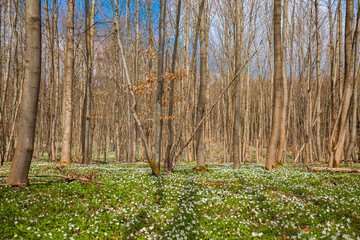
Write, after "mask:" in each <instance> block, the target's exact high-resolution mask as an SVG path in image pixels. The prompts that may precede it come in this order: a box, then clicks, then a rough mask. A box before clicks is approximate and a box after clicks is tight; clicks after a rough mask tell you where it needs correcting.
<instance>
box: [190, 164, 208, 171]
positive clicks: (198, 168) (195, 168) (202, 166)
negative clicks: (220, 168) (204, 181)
mask: <svg viewBox="0 0 360 240" xmlns="http://www.w3.org/2000/svg"><path fill="white" fill-rule="evenodd" d="M193 170H194V171H196V172H209V169H208V168H207V166H206V165H200V166H196V167H193Z"/></svg>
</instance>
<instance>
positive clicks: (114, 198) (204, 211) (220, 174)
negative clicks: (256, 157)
mask: <svg viewBox="0 0 360 240" xmlns="http://www.w3.org/2000/svg"><path fill="white" fill-rule="evenodd" d="M55 166H56V165H55V164H51V163H44V162H35V163H33V165H32V168H31V174H55V173H59V172H57V170H56V169H55ZM192 167H194V165H193V164H190V163H182V164H180V165H179V166H178V167H177V168H176V170H175V173H174V174H171V175H166V176H162V177H161V178H155V177H153V176H151V175H150V169H149V167H148V165H147V164H145V163H137V164H115V163H110V164H101V165H89V166H81V165H76V164H74V165H72V166H70V167H69V168H71V169H70V170H72V171H77V172H82V173H89V172H93V171H95V172H96V173H97V179H96V180H97V181H101V182H103V183H104V185H102V186H99V185H96V184H90V185H88V184H84V183H82V182H77V181H73V182H70V183H67V182H64V181H62V182H51V181H54V180H56V179H55V178H54V179H51V178H43V179H37V180H36V181H49V183H48V184H46V185H32V186H30V187H29V188H25V189H24V188H20V189H12V188H9V187H1V188H0V226H1V227H0V238H3V239H94V238H98V239H281V238H283V237H286V238H287V239H360V187H359V182H360V176H359V175H355V174H344V173H327V172H325V173H308V172H306V171H304V170H302V169H300V168H286V167H280V168H279V169H278V170H277V171H276V172H268V171H265V170H263V169H262V168H261V167H260V166H259V165H254V164H244V165H243V166H242V167H241V169H237V170H234V169H232V166H231V165H229V164H210V165H209V169H210V173H197V172H193V171H192V170H191V169H192ZM356 167H359V165H358V166H356ZM8 168H9V165H5V166H3V167H2V168H0V175H6V174H8V170H7V169H8ZM31 180H33V179H31ZM0 183H5V179H1V180H0Z"/></svg>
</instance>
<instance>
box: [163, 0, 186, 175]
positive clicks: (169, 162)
mask: <svg viewBox="0 0 360 240" xmlns="http://www.w3.org/2000/svg"><path fill="white" fill-rule="evenodd" d="M181 1H182V0H178V4H177V12H176V25H175V42H174V50H173V55H172V59H171V73H172V74H175V72H176V58H177V50H178V44H179V26H180V14H181ZM174 91H175V81H174V79H171V82H170V103H169V113H168V129H169V143H168V145H167V149H166V156H165V165H164V170H165V172H168V171H170V169H171V167H172V158H173V156H172V155H173V151H172V147H173V142H174V128H173V121H172V119H173V117H174V116H173V115H174Z"/></svg>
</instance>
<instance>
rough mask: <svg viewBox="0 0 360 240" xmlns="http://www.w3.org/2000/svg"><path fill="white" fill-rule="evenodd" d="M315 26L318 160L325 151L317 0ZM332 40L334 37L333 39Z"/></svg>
mask: <svg viewBox="0 0 360 240" xmlns="http://www.w3.org/2000/svg"><path fill="white" fill-rule="evenodd" d="M315 26H316V102H315V104H316V106H315V107H316V119H315V122H316V151H317V160H318V161H319V162H320V161H321V160H322V159H323V150H322V143H321V115H320V114H321V88H322V81H321V80H320V48H321V46H320V33H319V31H320V30H319V29H320V24H319V0H315ZM331 38H332V37H331Z"/></svg>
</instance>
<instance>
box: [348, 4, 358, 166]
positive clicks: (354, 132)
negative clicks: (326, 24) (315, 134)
mask: <svg viewBox="0 0 360 240" xmlns="http://www.w3.org/2000/svg"><path fill="white" fill-rule="evenodd" d="M359 11H360V4H359V2H358V10H357V21H356V28H355V34H354V40H353V46H352V48H353V52H354V55H355V56H354V70H353V71H354V72H353V81H354V83H353V84H354V87H353V97H352V105H351V107H352V109H351V113H350V115H351V119H350V120H351V121H350V127H349V128H350V129H349V130H350V138H349V145H348V147H347V149H346V152H345V160H351V156H352V155H353V153H354V147H355V142H356V136H357V108H358V89H359V77H360V76H359V67H358V62H359V43H360V36H359V35H360V12H359ZM349 111H350V110H349Z"/></svg>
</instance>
